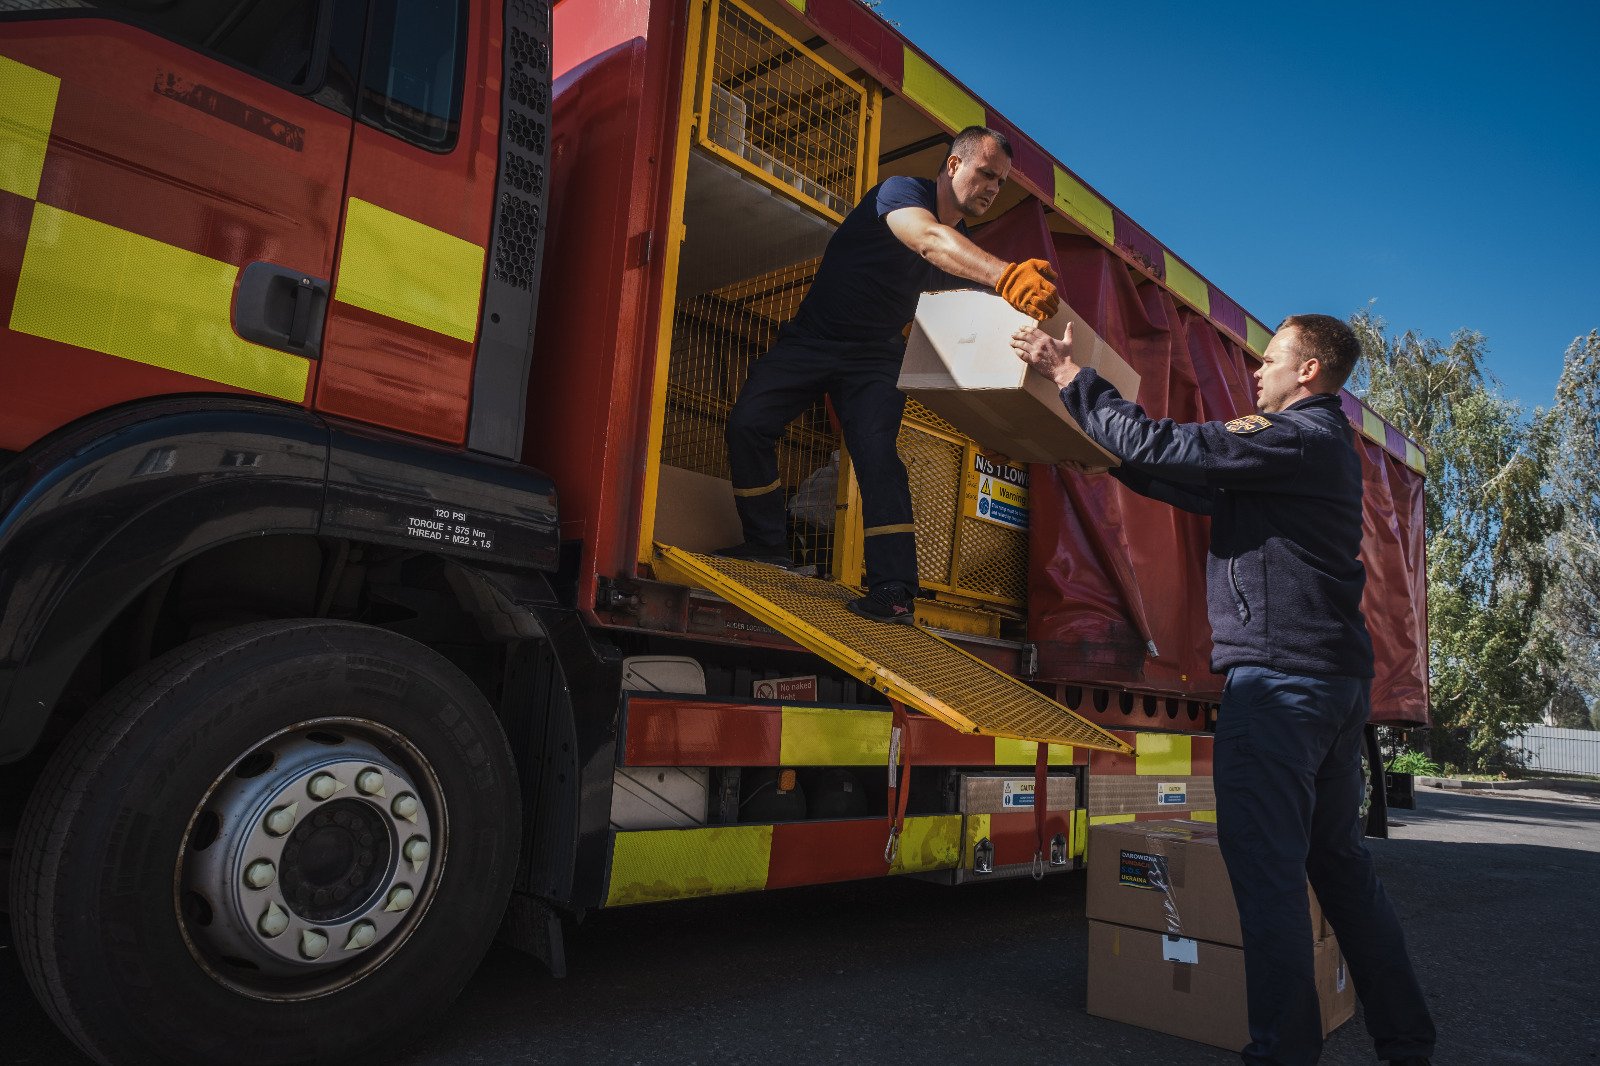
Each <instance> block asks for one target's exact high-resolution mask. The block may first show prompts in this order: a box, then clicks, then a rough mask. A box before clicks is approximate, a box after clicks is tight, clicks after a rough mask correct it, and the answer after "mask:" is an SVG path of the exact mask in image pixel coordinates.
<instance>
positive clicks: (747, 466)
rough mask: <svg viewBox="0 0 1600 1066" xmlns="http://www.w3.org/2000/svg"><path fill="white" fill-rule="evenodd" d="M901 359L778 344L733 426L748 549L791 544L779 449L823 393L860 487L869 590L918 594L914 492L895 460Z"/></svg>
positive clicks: (888, 350)
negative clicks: (898, 588) (899, 588)
mask: <svg viewBox="0 0 1600 1066" xmlns="http://www.w3.org/2000/svg"><path fill="white" fill-rule="evenodd" d="M904 356H905V349H904V347H903V346H902V345H901V343H900V342H899V341H898V340H896V341H894V342H892V343H889V342H885V343H880V344H861V343H846V342H835V341H819V340H812V339H810V338H795V337H780V338H779V340H778V343H777V344H775V345H773V347H772V349H771V350H770V351H768V352H767V353H766V354H765V355H763V356H762V357H761V358H759V359H757V360H756V361H755V363H754V364H753V365H752V366H751V367H750V377H749V378H748V379H747V380H746V381H745V383H744V388H742V389H740V390H739V398H738V400H737V401H736V402H735V403H734V405H733V411H732V413H730V414H729V416H728V465H729V466H730V467H731V469H732V474H733V492H734V503H735V505H736V506H737V507H738V510H739V520H740V521H741V522H742V523H743V524H744V539H745V540H746V541H749V542H751V543H755V544H771V545H786V544H788V541H789V537H788V529H787V526H786V524H785V521H784V518H785V516H784V493H783V484H782V481H781V479H780V478H779V476H778V455H777V441H778V438H779V437H781V436H782V435H783V432H784V429H785V428H786V427H787V426H788V425H789V423H790V422H793V421H794V420H795V419H796V418H798V417H799V416H800V415H801V414H802V413H804V412H805V410H806V409H807V408H808V407H810V406H811V405H812V404H813V403H815V402H816V401H817V398H818V397H819V396H821V395H823V394H824V393H826V394H827V396H828V398H829V399H831V400H832V401H833V410H834V413H835V414H836V415H837V416H838V418H839V422H840V424H841V425H842V426H843V427H844V443H845V447H846V448H848V449H850V461H851V463H852V464H854V466H855V473H856V479H857V481H859V482H860V485H861V511H862V522H863V525H864V526H865V527H866V528H865V529H864V531H863V532H864V534H865V538H866V539H865V545H864V549H863V553H864V554H865V556H866V569H867V587H868V588H871V587H873V586H875V585H879V584H882V583H884V582H890V581H893V582H898V583H899V584H901V585H904V586H905V588H906V590H907V591H908V592H910V593H911V594H913V595H915V594H916V591H917V545H916V527H915V525H914V524H913V521H912V516H911V486H910V484H909V483H908V482H907V480H906V468H905V464H904V463H902V462H901V461H900V455H899V453H898V452H897V451H896V450H895V439H896V438H897V437H898V436H899V433H900V416H901V414H902V413H903V412H904V411H905V406H906V398H905V394H904V393H902V392H901V391H900V389H899V387H898V386H897V384H896V383H897V382H898V381H899V379H900V363H901V361H902V360H903V359H904Z"/></svg>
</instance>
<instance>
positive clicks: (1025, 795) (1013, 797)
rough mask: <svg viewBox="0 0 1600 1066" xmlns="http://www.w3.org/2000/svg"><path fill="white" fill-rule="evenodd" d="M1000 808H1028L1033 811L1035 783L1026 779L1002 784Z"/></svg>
mask: <svg viewBox="0 0 1600 1066" xmlns="http://www.w3.org/2000/svg"><path fill="white" fill-rule="evenodd" d="M1000 806H1002V807H1027V808H1029V809H1032V807H1033V782H1032V781H1029V780H1026V779H1021V780H1016V781H1003V782H1001V784H1000Z"/></svg>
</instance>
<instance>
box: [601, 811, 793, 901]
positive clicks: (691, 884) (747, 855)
mask: <svg viewBox="0 0 1600 1066" xmlns="http://www.w3.org/2000/svg"><path fill="white" fill-rule="evenodd" d="M771 857H772V826H770V825H750V826H737V825H735V826H709V827H707V828H705V829H659V830H643V831H640V832H621V833H618V834H616V839H615V841H614V843H613V844H612V847H611V883H610V885H609V886H608V888H607V891H606V906H608V907H620V906H625V905H626V904H629V903H652V902H655V901H657V900H664V899H686V898H689V897H692V896H719V895H725V894H727V893H730V892H751V891H755V890H757V889H762V888H765V887H767V863H768V862H769V860H770V859H771Z"/></svg>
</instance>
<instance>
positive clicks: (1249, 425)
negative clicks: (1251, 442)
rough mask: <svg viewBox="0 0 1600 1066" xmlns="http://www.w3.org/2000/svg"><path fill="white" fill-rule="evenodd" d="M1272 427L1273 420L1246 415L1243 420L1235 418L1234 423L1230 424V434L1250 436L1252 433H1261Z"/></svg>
mask: <svg viewBox="0 0 1600 1066" xmlns="http://www.w3.org/2000/svg"><path fill="white" fill-rule="evenodd" d="M1271 425H1272V422H1271V420H1269V419H1266V418H1263V417H1262V416H1260V415H1245V416H1244V417H1243V418H1235V419H1234V420H1233V421H1232V422H1229V423H1228V432H1229V433H1239V434H1242V435H1245V436H1249V435H1250V434H1251V433H1260V432H1261V431H1262V430H1264V429H1266V428H1267V427H1269V426H1271Z"/></svg>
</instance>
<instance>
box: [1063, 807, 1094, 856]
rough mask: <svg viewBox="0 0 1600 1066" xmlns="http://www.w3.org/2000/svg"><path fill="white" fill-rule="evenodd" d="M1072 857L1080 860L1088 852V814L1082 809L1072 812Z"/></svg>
mask: <svg viewBox="0 0 1600 1066" xmlns="http://www.w3.org/2000/svg"><path fill="white" fill-rule="evenodd" d="M1068 850H1070V851H1071V852H1072V857H1073V858H1075V859H1081V858H1083V856H1084V853H1085V852H1087V851H1088V850H1089V812H1088V811H1086V810H1084V809H1083V808H1082V807H1079V808H1077V809H1076V810H1074V811H1073V812H1072V847H1071V848H1070V849H1068Z"/></svg>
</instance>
